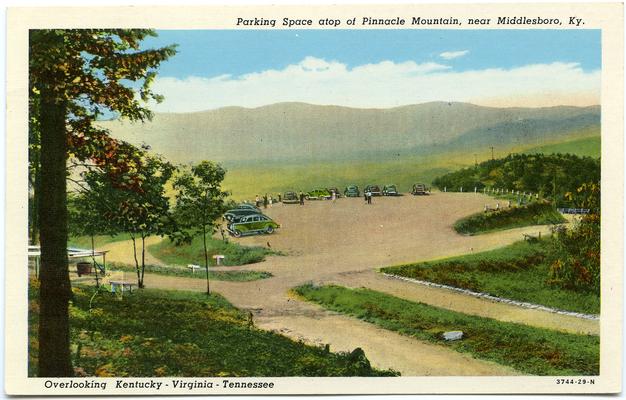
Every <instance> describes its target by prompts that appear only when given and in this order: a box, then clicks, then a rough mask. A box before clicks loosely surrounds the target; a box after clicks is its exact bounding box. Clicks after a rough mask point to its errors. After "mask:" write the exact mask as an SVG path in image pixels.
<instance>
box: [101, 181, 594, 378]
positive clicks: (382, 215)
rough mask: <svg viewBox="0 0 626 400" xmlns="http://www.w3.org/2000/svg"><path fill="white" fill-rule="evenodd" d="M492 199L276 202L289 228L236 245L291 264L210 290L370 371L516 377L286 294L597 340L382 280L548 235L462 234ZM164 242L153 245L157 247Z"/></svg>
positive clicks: (187, 284) (173, 285)
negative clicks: (395, 268)
mask: <svg viewBox="0 0 626 400" xmlns="http://www.w3.org/2000/svg"><path fill="white" fill-rule="evenodd" d="M485 204H489V205H490V206H495V201H494V200H493V199H491V198H489V197H486V196H483V195H481V194H474V193H435V194H433V195H431V196H423V197H419V196H418V197H414V196H410V195H407V196H402V197H397V198H386V197H376V198H374V201H373V204H371V205H366V204H365V203H364V201H363V200H362V199H360V198H353V199H345V198H342V199H338V200H337V201H336V202H334V203H333V202H331V201H320V202H307V203H306V204H305V205H304V206H300V205H283V204H277V205H274V206H273V207H271V208H268V209H267V210H264V211H265V212H266V214H268V215H269V216H271V217H272V218H274V219H275V220H276V221H277V222H279V223H280V224H281V225H282V226H281V228H280V229H279V230H278V231H277V232H276V233H275V234H273V235H262V236H251V237H244V238H240V239H231V240H236V241H237V242H239V243H241V244H243V245H255V246H271V247H272V249H275V250H280V251H282V252H283V253H285V255H284V256H272V257H268V258H267V260H266V261H264V262H262V263H258V264H254V265H250V266H244V267H224V268H225V269H226V268H227V269H231V270H232V269H253V270H259V271H268V272H271V273H272V274H273V275H274V277H272V278H270V279H265V280H259V281H252V282H224V281H213V282H211V286H212V288H213V290H215V291H217V292H219V293H220V294H222V295H224V296H225V297H226V298H227V299H228V300H229V301H230V302H231V303H233V304H234V305H235V306H237V307H239V308H242V309H248V310H251V311H252V312H253V314H254V319H255V324H256V325H257V326H259V327H261V328H264V329H270V330H275V331H277V332H280V333H282V334H284V335H287V336H290V337H292V338H294V339H297V340H304V341H306V342H309V343H313V344H326V343H328V344H330V346H331V349H333V350H335V351H340V350H344V351H351V350H353V349H354V348H356V347H361V348H363V350H365V353H366V354H367V356H368V358H369V359H370V360H371V362H372V364H373V365H374V366H376V367H379V368H393V369H395V370H398V371H400V372H401V373H402V374H403V375H408V376H418V375H454V376H460V375H511V374H518V372H516V371H514V370H512V369H510V368H508V367H504V366H501V365H498V364H495V363H490V362H485V361H481V360H476V359H473V358H471V357H469V356H466V355H462V354H459V353H457V352H454V351H452V350H449V349H447V348H445V347H443V346H437V345H433V344H430V343H425V342H423V341H419V340H416V339H413V338H410V337H407V336H403V335H400V334H397V333H394V332H390V331H386V330H384V329H380V328H377V327H376V326H374V325H372V324H368V323H365V322H362V321H359V320H356V319H354V318H349V317H346V316H343V315H338V314H336V313H332V312H329V311H326V310H323V309H321V308H320V307H318V306H316V305H314V304H310V303H307V302H303V301H299V300H297V299H294V298H293V297H292V296H290V295H289V289H291V288H293V287H294V286H298V285H300V284H303V283H306V282H313V283H318V284H324V283H337V284H341V285H344V286H349V287H368V288H372V289H374V290H379V291H383V292H387V293H390V294H392V295H395V296H398V297H403V298H406V299H410V300H414V301H420V302H423V303H427V304H431V305H435V306H438V307H443V308H447V309H451V310H455V311H460V312H464V313H467V314H472V315H480V316H486V317H490V318H495V319H499V320H503V321H511V322H519V323H525V324H528V325H533V326H538V327H546V328H550V329H556V330H561V331H568V332H580V333H592V334H597V333H598V332H599V322H598V321H590V320H583V319H579V318H575V317H570V316H564V315H557V314H553V313H549V312H545V311H539V310H532V309H523V308H520V307H516V306H512V305H507V304H502V303H495V302H492V301H489V300H485V299H479V298H471V297H468V296H465V295H462V294H460V293H455V292H451V291H449V290H445V289H438V288H431V287H425V286H422V285H416V284H411V283H408V282H403V281H398V280H393V279H389V278H386V277H384V276H383V275H381V274H379V273H377V272H375V270H376V269H378V268H380V267H382V266H388V265H395V264H400V263H408V262H415V261H421V260H429V259H436V258H442V257H448V256H453V255H460V254H465V253H470V252H478V251H483V250H487V249H492V248H496V247H500V246H503V245H506V244H510V243H512V242H514V241H517V240H520V239H521V238H522V234H523V233H532V234H536V233H537V232H539V231H541V232H542V234H546V233H548V229H547V227H529V228H522V229H514V230H510V231H505V232H497V233H493V234H487V235H479V236H462V235H458V234H457V233H456V232H454V230H453V229H452V225H453V223H454V221H456V220H457V219H459V218H461V217H463V216H466V215H468V214H471V213H474V212H477V211H480V210H482V209H483V207H484V205H485ZM155 240H158V239H151V243H152V242H153V241H155ZM107 249H109V250H111V252H110V253H109V255H108V258H109V259H111V260H113V261H123V259H124V260H125V259H126V258H127V257H128V254H130V257H131V258H132V249H131V250H130V251H131V253H128V250H129V249H130V248H129V247H128V243H127V242H121V243H114V244H111V245H109V246H107ZM145 283H146V286H148V287H155V288H170V289H186V290H205V285H206V283H205V282H204V281H202V280H199V279H185V278H171V277H165V276H159V275H146V278H145Z"/></svg>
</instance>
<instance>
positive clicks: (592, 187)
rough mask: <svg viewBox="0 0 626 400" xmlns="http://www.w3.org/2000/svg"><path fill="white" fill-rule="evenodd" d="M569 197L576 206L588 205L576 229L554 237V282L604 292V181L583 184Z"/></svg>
mask: <svg viewBox="0 0 626 400" xmlns="http://www.w3.org/2000/svg"><path fill="white" fill-rule="evenodd" d="M567 197H568V198H569V199H570V200H571V201H573V202H574V204H575V206H576V207H580V208H587V209H589V210H590V213H589V214H586V215H584V216H583V217H582V218H581V220H580V221H579V222H577V223H576V224H575V225H574V227H573V228H572V229H560V230H558V231H557V235H556V239H555V240H554V245H555V251H554V252H553V253H552V259H551V268H550V282H551V283H553V284H556V285H559V286H562V287H565V288H568V289H575V290H582V291H592V292H594V293H596V294H597V295H600V184H599V183H596V182H588V183H584V184H582V185H581V186H580V187H579V188H578V189H577V190H576V191H575V192H573V193H567Z"/></svg>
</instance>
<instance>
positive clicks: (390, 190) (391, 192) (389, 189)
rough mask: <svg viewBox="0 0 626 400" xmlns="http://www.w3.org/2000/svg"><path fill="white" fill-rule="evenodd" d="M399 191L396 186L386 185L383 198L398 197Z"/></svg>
mask: <svg viewBox="0 0 626 400" xmlns="http://www.w3.org/2000/svg"><path fill="white" fill-rule="evenodd" d="M398 195H399V193H398V189H397V188H396V185H385V186H383V196H398Z"/></svg>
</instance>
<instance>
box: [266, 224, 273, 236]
mask: <svg viewBox="0 0 626 400" xmlns="http://www.w3.org/2000/svg"><path fill="white" fill-rule="evenodd" d="M265 233H267V234H271V233H274V228H272V227H271V226H268V227H267V228H266V229H265Z"/></svg>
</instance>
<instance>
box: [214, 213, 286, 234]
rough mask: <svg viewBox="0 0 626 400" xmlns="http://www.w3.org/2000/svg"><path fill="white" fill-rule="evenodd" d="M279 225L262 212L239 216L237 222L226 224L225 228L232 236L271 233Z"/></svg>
mask: <svg viewBox="0 0 626 400" xmlns="http://www.w3.org/2000/svg"><path fill="white" fill-rule="evenodd" d="M277 228H280V225H279V224H277V223H276V222H274V221H273V220H272V219H271V218H270V217H268V216H267V215H263V214H252V215H246V216H243V217H241V219H240V220H239V221H237V222H233V223H230V224H228V226H227V228H226V229H227V230H228V232H229V233H230V234H231V235H233V236H234V237H240V236H242V235H254V234H259V233H267V234H270V233H273V232H274V229H277Z"/></svg>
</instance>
